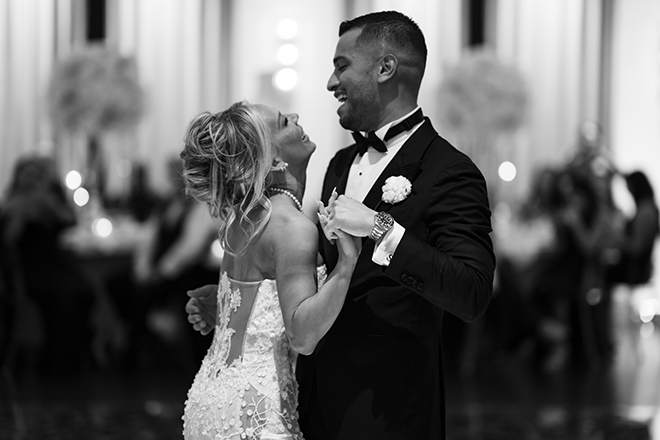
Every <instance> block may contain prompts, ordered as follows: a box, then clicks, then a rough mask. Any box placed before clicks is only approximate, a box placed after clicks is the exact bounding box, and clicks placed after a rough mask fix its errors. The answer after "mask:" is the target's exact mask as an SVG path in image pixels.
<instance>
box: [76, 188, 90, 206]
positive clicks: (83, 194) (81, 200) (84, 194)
mask: <svg viewBox="0 0 660 440" xmlns="http://www.w3.org/2000/svg"><path fill="white" fill-rule="evenodd" d="M88 202H89V191H87V190H86V189H85V188H83V187H82V186H81V187H80V188H78V189H76V190H75V191H74V192H73V203H75V204H76V205H78V206H85V205H86V204H87V203H88Z"/></svg>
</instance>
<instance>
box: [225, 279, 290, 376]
mask: <svg viewBox="0 0 660 440" xmlns="http://www.w3.org/2000/svg"><path fill="white" fill-rule="evenodd" d="M216 332H217V333H218V335H219V336H220V339H221V340H223V341H224V343H225V345H226V346H225V347H223V348H224V350H223V351H225V353H223V355H221V356H220V359H221V360H223V362H222V363H223V364H224V366H225V367H227V366H230V365H232V364H233V363H234V362H235V361H237V360H238V361H241V362H243V361H246V360H251V361H254V360H255V357H254V356H255V355H257V354H259V353H260V351H261V352H263V349H264V348H265V347H270V348H271V349H272V348H273V347H272V346H271V343H272V340H273V338H279V337H281V336H282V334H283V332H284V322H283V319H282V312H281V310H280V306H279V300H278V297H277V289H276V285H275V280H269V279H265V280H261V281H239V280H233V279H231V278H230V277H229V276H228V275H227V273H226V272H223V274H222V275H221V279H220V285H219V287H218V316H217V325H216ZM268 341H271V342H268ZM262 354H263V353H262ZM248 358H249V359H248ZM218 367H220V365H218Z"/></svg>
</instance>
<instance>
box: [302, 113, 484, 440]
mask: <svg viewBox="0 0 660 440" xmlns="http://www.w3.org/2000/svg"><path fill="white" fill-rule="evenodd" d="M356 154H357V147H356V146H355V145H353V146H350V147H348V148H345V149H343V150H341V151H339V152H338V153H337V154H336V155H335V157H334V158H333V159H332V160H331V162H330V164H329V166H328V170H327V173H326V176H325V179H324V182H323V190H322V200H323V201H324V202H325V203H327V200H328V199H329V197H330V194H331V192H332V189H333V188H335V187H336V188H337V191H338V192H339V193H340V194H342V193H343V191H344V190H345V188H346V181H347V178H348V172H349V169H350V166H351V163H352V162H353V160H354V158H355V155H356ZM390 176H404V177H406V178H407V179H408V180H409V181H410V182H411V183H412V192H411V194H410V195H409V196H408V197H407V198H406V199H405V200H403V201H401V202H399V203H396V204H388V203H385V202H383V201H382V200H381V196H382V186H383V184H384V182H385V179H387V178H388V177H390ZM364 203H365V205H367V206H368V207H370V208H372V209H374V210H377V211H387V212H388V213H390V214H391V215H392V216H393V217H394V219H395V220H396V221H397V222H398V223H399V224H401V225H402V226H403V227H405V229H406V232H405V234H404V235H403V237H402V239H401V242H400V243H399V245H398V247H397V249H396V252H395V253H394V254H393V256H392V259H391V260H390V264H389V266H387V267H383V266H380V265H377V264H375V263H373V262H372V261H371V257H372V254H373V250H374V242H373V241H372V240H369V239H367V238H365V239H364V241H363V248H362V253H361V254H360V257H359V260H358V263H357V266H356V268H355V272H354V274H353V277H352V280H351V286H350V288H349V291H348V294H347V297H346V301H345V303H344V306H343V308H342V311H341V313H340V314H339V316H338V318H337V320H336V322H335V323H334V325H333V326H332V328H331V329H330V330H329V331H328V333H327V334H326V336H325V337H324V338H323V339H322V340H321V341H320V342H319V344H318V345H317V348H316V350H315V352H314V353H313V354H312V355H311V356H299V360H298V365H297V375H298V382H299V386H300V418H301V426H302V429H303V434H304V435H305V438H306V439H308V440H314V439H317V438H319V439H361V440H364V439H378V440H383V439H390V438H391V439H414V440H423V439H434V440H436V439H444V414H445V408H444V386H443V378H442V353H441V337H440V336H441V335H440V330H441V323H442V314H443V312H444V311H447V312H449V313H452V314H454V315H456V316H457V317H459V318H461V319H463V320H464V321H467V322H470V321H473V320H476V319H477V318H478V317H479V316H480V315H481V314H482V313H483V312H484V311H485V309H486V307H487V305H488V303H489V301H490V297H491V294H492V286H493V273H494V270H495V257H494V254H493V249H492V243H491V239H490V235H489V234H490V232H491V223H490V209H489V203H488V195H487V190H486V184H485V181H484V178H483V176H482V174H481V172H480V171H479V170H478V168H477V167H476V166H475V165H474V163H473V162H472V161H471V160H470V159H469V158H468V157H467V156H466V155H465V154H463V153H461V152H459V151H458V150H456V149H455V148H454V147H453V146H452V145H450V144H449V143H448V142H447V141H446V140H444V139H443V138H441V137H440V136H439V135H438V133H437V132H436V131H435V129H434V128H433V126H432V125H431V122H430V121H429V120H428V118H425V121H424V123H423V124H422V125H421V126H420V128H419V129H418V130H417V131H416V132H415V133H414V134H413V135H412V136H411V137H410V138H409V139H408V141H406V142H405V144H404V145H403V146H402V147H401V149H400V150H399V152H398V153H397V154H396V156H395V157H394V158H393V159H392V161H391V162H390V163H389V164H388V165H387V167H386V168H385V170H384V171H383V173H382V174H381V175H380V176H379V177H378V179H377V180H376V182H375V184H374V186H373V187H372V188H371V190H370V191H369V193H368V194H367V196H366V198H365V200H364ZM319 235H320V237H321V252H322V254H323V257H324V259H325V262H326V265H327V266H328V272H329V271H330V270H332V268H333V267H334V265H335V264H336V260H337V251H336V248H335V247H334V246H333V245H331V244H330V243H329V242H328V241H327V240H326V239H325V236H324V235H323V233H320V234H319Z"/></svg>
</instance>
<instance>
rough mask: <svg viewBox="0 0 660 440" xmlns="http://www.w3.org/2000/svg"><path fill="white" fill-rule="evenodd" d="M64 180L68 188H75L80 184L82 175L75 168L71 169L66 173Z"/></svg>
mask: <svg viewBox="0 0 660 440" xmlns="http://www.w3.org/2000/svg"><path fill="white" fill-rule="evenodd" d="M64 182H65V183H66V187H67V188H69V189H70V190H74V189H77V188H79V187H80V185H82V175H81V174H80V173H79V172H78V171H76V170H71V171H69V172H68V173H66V177H65V178H64Z"/></svg>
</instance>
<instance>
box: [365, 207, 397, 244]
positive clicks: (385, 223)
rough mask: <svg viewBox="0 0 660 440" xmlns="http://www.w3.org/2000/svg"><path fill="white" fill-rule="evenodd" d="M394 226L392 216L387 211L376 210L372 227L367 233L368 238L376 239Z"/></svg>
mask: <svg viewBox="0 0 660 440" xmlns="http://www.w3.org/2000/svg"><path fill="white" fill-rule="evenodd" d="M392 226H394V217H392V216H391V215H389V214H388V213H387V212H383V211H381V212H377V213H376V215H374V228H373V229H372V230H371V233H370V234H369V238H371V239H372V240H373V241H378V240H380V239H381V237H382V236H383V235H385V233H386V232H387V231H389V230H390V229H392Z"/></svg>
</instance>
